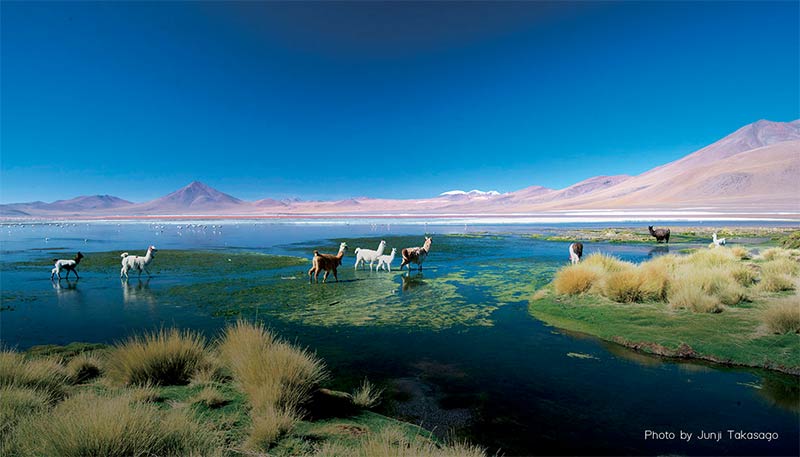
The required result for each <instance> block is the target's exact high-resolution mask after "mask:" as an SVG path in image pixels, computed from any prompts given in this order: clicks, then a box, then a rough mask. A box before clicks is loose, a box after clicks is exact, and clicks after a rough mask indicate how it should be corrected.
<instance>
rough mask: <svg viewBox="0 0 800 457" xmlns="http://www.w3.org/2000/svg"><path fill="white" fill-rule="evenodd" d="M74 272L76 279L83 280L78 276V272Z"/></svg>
mask: <svg viewBox="0 0 800 457" xmlns="http://www.w3.org/2000/svg"><path fill="white" fill-rule="evenodd" d="M72 271H73V273H75V279H81V277H80V276H78V270H72Z"/></svg>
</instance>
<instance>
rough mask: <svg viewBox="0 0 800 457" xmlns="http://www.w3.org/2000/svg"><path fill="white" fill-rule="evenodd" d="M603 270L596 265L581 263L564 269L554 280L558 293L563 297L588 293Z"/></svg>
mask: <svg viewBox="0 0 800 457" xmlns="http://www.w3.org/2000/svg"><path fill="white" fill-rule="evenodd" d="M602 274H603V270H602V269H601V268H598V267H597V266H596V265H590V264H586V263H582V264H581V263H579V264H576V265H570V266H568V267H566V268H562V269H561V270H559V271H558V272H557V273H556V276H555V278H554V279H553V286H554V287H555V289H556V293H559V294H562V295H575V294H582V293H584V292H588V291H589V289H590V288H591V287H592V285H593V284H594V283H595V281H597V280H598V279H599V278H600V277H601V275H602Z"/></svg>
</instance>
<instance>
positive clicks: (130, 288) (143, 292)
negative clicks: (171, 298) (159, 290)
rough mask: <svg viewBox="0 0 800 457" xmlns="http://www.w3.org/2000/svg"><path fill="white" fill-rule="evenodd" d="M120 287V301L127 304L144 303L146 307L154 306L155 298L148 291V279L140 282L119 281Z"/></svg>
mask: <svg viewBox="0 0 800 457" xmlns="http://www.w3.org/2000/svg"><path fill="white" fill-rule="evenodd" d="M120 284H121V285H122V301H123V302H124V303H125V304H126V305H127V304H137V303H146V304H148V305H155V304H156V297H155V295H153V292H152V291H151V290H150V278H147V279H146V280H144V281H142V280H141V279H139V280H137V281H135V282H134V281H127V280H124V279H123V280H121V281H120Z"/></svg>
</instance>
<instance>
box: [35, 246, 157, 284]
mask: <svg viewBox="0 0 800 457" xmlns="http://www.w3.org/2000/svg"><path fill="white" fill-rule="evenodd" d="M156 251H158V249H156V247H155V246H150V247H148V248H147V253H146V254H145V255H143V256H142V255H130V254H128V253H127V252H123V253H122V254H120V257H122V269H121V270H120V271H119V277H120V278H124V279H128V272H129V271H131V270H136V271H138V272H139V277H141V276H142V271H144V272H145V273H147V276H150V270H148V269H147V266H148V265H150V263H151V262H152V261H153V258H155V255H156ZM83 257H84V255H83V254H81V253H80V252H78V253H77V254H76V255H75V258H74V259H69V260H67V259H53V262H55V266H54V267H53V270H52V271H51V273H50V279H51V280H52V279H55V278H56V277H58V280H59V281H60V280H61V270H64V271H66V272H67V274H66V277H65V279H69V274H70V273H75V278H76V279H80V278H81V277H80V276H78V270H77V267H78V264H79V263H81V259H83Z"/></svg>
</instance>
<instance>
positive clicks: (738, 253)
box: [731, 246, 750, 260]
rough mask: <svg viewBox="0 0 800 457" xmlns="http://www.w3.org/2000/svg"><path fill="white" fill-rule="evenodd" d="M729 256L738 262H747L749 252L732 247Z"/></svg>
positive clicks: (739, 247)
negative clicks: (731, 255)
mask: <svg viewBox="0 0 800 457" xmlns="http://www.w3.org/2000/svg"><path fill="white" fill-rule="evenodd" d="M731 254H733V256H734V257H736V258H737V259H739V260H748V259H750V251H748V250H747V249H745V248H743V247H741V246H734V247H732V248H731Z"/></svg>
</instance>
